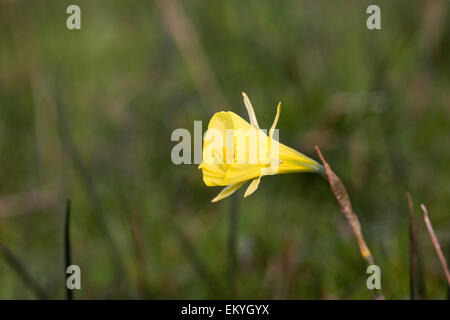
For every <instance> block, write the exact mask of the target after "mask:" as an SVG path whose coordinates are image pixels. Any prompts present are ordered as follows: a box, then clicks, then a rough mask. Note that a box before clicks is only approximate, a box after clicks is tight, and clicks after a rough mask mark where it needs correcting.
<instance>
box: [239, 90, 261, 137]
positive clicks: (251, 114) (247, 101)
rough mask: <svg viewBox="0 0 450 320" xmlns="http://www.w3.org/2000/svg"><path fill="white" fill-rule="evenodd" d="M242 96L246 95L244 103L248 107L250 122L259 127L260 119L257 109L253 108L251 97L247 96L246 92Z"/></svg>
mask: <svg viewBox="0 0 450 320" xmlns="http://www.w3.org/2000/svg"><path fill="white" fill-rule="evenodd" d="M242 96H243V97H244V104H245V107H246V108H247V112H248V117H249V118H250V124H251V125H252V126H254V127H256V128H258V129H259V125H258V120H256V115H255V110H253V106H252V103H251V102H250V99H249V98H248V97H247V94H246V93H245V92H242Z"/></svg>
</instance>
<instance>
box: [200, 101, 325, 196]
mask: <svg viewBox="0 0 450 320" xmlns="http://www.w3.org/2000/svg"><path fill="white" fill-rule="evenodd" d="M242 96H243V97H244V104H245V107H246V108H247V111H248V114H249V118H250V123H248V122H247V121H245V120H244V119H242V118H241V117H240V116H238V115H237V114H235V113H234V112H231V111H221V112H217V113H216V114H214V115H213V117H212V118H211V120H210V121H209V124H208V130H207V132H206V134H205V137H204V142H203V154H202V155H203V159H202V163H201V164H200V166H199V168H200V169H202V171H203V181H204V182H205V184H206V185H207V186H226V187H225V188H224V189H223V190H222V191H221V192H220V193H219V194H218V195H217V196H216V197H215V198H214V199H213V200H212V202H217V201H219V200H222V199H223V198H226V197H228V196H229V195H231V194H233V193H234V192H235V191H236V190H237V189H239V188H240V187H242V186H243V185H244V183H245V182H246V181H248V180H253V181H252V182H251V183H250V185H249V186H248V188H247V190H246V191H245V194H244V197H248V196H249V195H251V194H252V193H253V192H255V191H256V189H258V186H259V182H260V181H261V177H263V176H267V175H274V174H282V173H292V172H319V173H323V172H324V169H323V167H322V165H320V164H319V163H317V162H316V161H314V160H313V159H311V158H308V157H307V156H305V155H303V154H301V153H300V152H298V151H296V150H294V149H292V148H289V147H287V146H285V145H284V144H282V143H279V142H278V141H277V140H276V139H274V134H276V133H277V130H275V128H276V125H277V122H278V118H279V117H280V109H281V102H280V103H279V104H278V107H277V114H276V116H275V120H274V122H273V124H272V127H271V128H270V130H269V134H268V135H267V134H266V133H265V132H264V130H261V129H260V128H259V125H258V121H257V120H256V116H255V111H254V110H253V106H252V104H251V103H250V100H249V99H248V97H247V95H246V94H245V93H244V92H243V93H242Z"/></svg>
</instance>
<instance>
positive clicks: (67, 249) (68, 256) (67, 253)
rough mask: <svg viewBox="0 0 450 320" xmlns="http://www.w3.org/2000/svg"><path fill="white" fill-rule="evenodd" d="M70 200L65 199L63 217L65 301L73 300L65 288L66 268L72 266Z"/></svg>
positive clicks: (67, 288) (70, 293)
mask: <svg viewBox="0 0 450 320" xmlns="http://www.w3.org/2000/svg"><path fill="white" fill-rule="evenodd" d="M70 209H71V206H70V199H67V202H66V214H65V217H64V259H65V269H64V275H65V278H66V283H65V286H66V299H67V300H73V292H72V290H71V289H69V287H68V286H67V279H68V278H69V275H68V274H67V268H68V267H69V266H70V265H72V250H71V246H70Z"/></svg>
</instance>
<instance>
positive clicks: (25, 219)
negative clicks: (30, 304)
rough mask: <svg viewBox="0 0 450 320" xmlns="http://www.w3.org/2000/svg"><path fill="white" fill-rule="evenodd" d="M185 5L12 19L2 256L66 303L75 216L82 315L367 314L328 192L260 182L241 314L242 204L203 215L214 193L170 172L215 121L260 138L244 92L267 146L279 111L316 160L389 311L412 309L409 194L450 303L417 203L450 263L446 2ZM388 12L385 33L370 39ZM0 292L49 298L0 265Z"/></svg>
mask: <svg viewBox="0 0 450 320" xmlns="http://www.w3.org/2000/svg"><path fill="white" fill-rule="evenodd" d="M173 3H174V2H172V1H157V2H153V1H150V2H149V1H131V2H125V1H101V2H100V1H77V3H76V4H78V5H79V6H80V7H81V19H82V21H81V25H82V29H81V30H73V31H70V30H68V29H67V28H66V18H67V17H68V15H67V14H66V8H67V6H68V5H70V4H73V2H71V1H50V0H49V1H0V243H1V244H3V245H4V246H6V247H8V248H9V249H10V250H11V251H12V252H13V253H14V254H15V255H16V256H17V257H18V258H19V260H20V261H21V262H22V264H23V266H24V267H25V268H26V269H27V270H28V272H29V273H30V275H31V276H32V277H33V279H35V280H36V282H37V283H39V285H40V286H41V287H42V288H43V290H44V291H45V292H46V293H47V295H48V296H49V297H50V298H64V297H65V288H64V283H65V280H64V251H63V248H64V246H63V231H64V210H65V209H64V208H65V202H66V199H67V198H68V197H70V198H71V202H72V213H71V216H72V221H71V233H72V234H71V235H72V241H71V242H72V262H73V263H74V264H77V265H79V266H80V267H81V271H82V290H80V291H76V292H75V293H74V295H75V298H85V299H90V298H149V299H152V298H168V299H171V298H177V299H188V298H189V299H202V298H229V297H236V298H243V299H272V298H285V299H370V298H372V294H371V292H370V290H368V289H367V287H366V279H367V277H368V275H367V274H366V273H365V268H366V265H365V263H364V261H363V259H362V258H361V257H360V255H359V252H358V249H357V246H356V243H355V240H354V238H353V235H352V234H351V232H350V230H349V228H348V226H347V224H346V221H345V219H344V217H343V215H342V214H341V213H340V211H339V208H338V207H337V204H336V201H335V199H334V198H333V196H332V194H331V193H330V191H329V188H328V186H327V184H326V183H324V181H323V179H322V178H321V177H320V176H319V175H315V174H291V175H280V176H272V177H264V178H263V179H262V181H261V184H260V186H259V189H258V190H257V192H255V194H254V195H252V196H251V197H249V198H246V199H243V193H244V190H245V189H244V190H239V192H238V196H237V197H238V200H237V201H238V203H237V212H238V219H239V220H238V230H237V235H238V237H237V240H236V241H237V244H236V246H237V257H236V275H235V285H234V287H235V294H234V295H231V293H230V286H231V285H230V283H229V279H230V277H229V274H228V273H229V255H228V239H227V237H228V232H229V231H228V227H229V215H230V207H231V204H232V201H233V199H232V198H227V199H225V200H223V201H220V202H219V203H216V204H212V203H210V200H211V199H212V198H213V197H214V196H215V195H216V194H217V193H218V192H219V191H220V188H208V187H206V186H205V185H204V184H203V180H202V174H201V171H200V170H198V168H197V165H194V164H192V165H179V166H177V165H174V164H173V163H172V161H171V158H170V154H171V150H172V148H173V146H174V145H175V144H176V142H172V141H171V139H170V137H171V133H172V131H173V130H174V129H176V128H187V129H188V130H189V131H191V132H192V133H193V121H194V120H201V121H203V128H204V129H205V128H206V126H207V123H208V121H209V119H210V118H211V116H212V115H213V114H214V112H216V111H220V110H230V111H233V112H235V113H237V114H239V115H241V116H242V117H244V118H245V119H247V115H246V112H245V107H244V104H243V102H242V97H241V91H246V92H247V94H248V95H249V97H250V99H251V101H252V103H253V106H254V107H255V111H256V115H257V117H258V121H259V124H260V126H261V127H262V128H269V127H270V125H271V124H272V120H273V117H274V116H275V113H276V105H277V103H278V101H282V102H283V108H282V111H281V116H280V120H279V123H278V128H279V129H280V141H281V142H283V143H285V144H286V145H288V146H290V147H294V148H295V149H297V150H299V151H301V152H303V153H305V154H306V155H308V156H310V157H312V158H314V159H318V157H317V155H316V154H315V151H314V145H318V146H320V148H321V150H322V152H323V153H324V155H325V158H326V159H327V160H328V161H329V163H330V164H331V166H332V167H333V169H334V171H335V172H336V174H338V175H339V176H340V178H341V179H342V181H343V182H344V184H345V185H346V187H347V189H348V192H349V194H350V197H351V199H352V203H353V207H354V209H355V211H356V213H358V215H359V217H360V220H361V225H362V229H363V232H364V235H365V238H366V241H367V243H368V245H369V247H370V249H371V250H372V253H373V256H374V258H375V261H376V263H377V264H378V265H379V266H380V267H381V272H382V280H381V281H382V287H383V290H384V294H385V296H386V298H388V299H407V298H409V244H408V243H409V242H408V241H409V240H408V215H407V201H406V196H405V192H406V191H409V192H410V193H411V195H412V197H413V200H414V205H415V218H416V222H417V229H418V235H417V236H418V238H419V249H420V253H421V257H422V263H423V265H424V272H425V279H424V282H425V285H426V294H427V298H436V299H441V298H444V297H445V294H446V285H445V280H444V277H443V272H442V269H441V266H440V265H439V261H438V259H437V256H436V253H435V251H434V249H433V247H432V245H431V241H430V239H429V236H428V234H427V232H426V229H425V226H424V223H423V219H422V217H423V216H422V213H421V211H420V208H419V204H420V203H425V204H426V205H427V207H428V210H429V213H430V218H431V220H432V223H433V226H434V228H435V230H436V233H437V236H438V238H439V239H440V240H441V245H442V246H443V248H444V249H445V250H444V251H447V250H446V248H447V246H448V245H449V243H450V233H449V230H450V219H449V215H450V184H449V181H450V139H449V136H450V135H449V134H450V129H449V128H450V90H449V85H450V79H449V70H450V65H449V62H450V59H449V43H450V41H449V30H450V25H449V24H450V22H449V18H450V17H449V3H448V1H445V0H443V1H428V2H427V1H413V2H412V1H395V2H390V1H384V2H382V1H283V2H278V1H269V0H268V1H261V0H258V1H256V0H253V1H238V0H228V1H221V2H218V1H197V0H189V1H177V2H175V5H177V4H178V5H177V6H175V7H173V6H172V4H173ZM375 3H379V5H380V7H381V16H382V29H381V30H374V31H370V30H368V29H367V28H366V19H367V17H368V15H367V14H366V13H365V11H366V8H367V6H368V5H370V4H375ZM174 8H175V9H174ZM177 10H178V11H177ZM180 12H181V13H180ZM180 14H181V17H182V18H180ZM183 17H184V18H183ZM180 23H181V27H180ZM185 23H187V25H188V26H191V27H192V28H191V27H186V25H185ZM177 26H178V27H177ZM174 30H175V31H174ZM177 32H178V33H177ZM177 35H178V36H179V37H181V40H180V39H178V42H177V41H176V36H177ZM193 35H194V36H193ZM195 35H197V37H198V40H199V41H198V42H197V40H196V36H195ZM198 44H200V46H197V45H198ZM204 57H206V60H205V59H204ZM205 70H206V71H205ZM205 72H206V75H205ZM211 79H213V81H211ZM214 79H215V80H214ZM221 96H222V97H223V98H221ZM445 253H447V252H445ZM447 257H448V256H447ZM0 284H1V285H0V298H3V299H13V298H25V299H28V298H35V297H36V296H35V294H34V293H33V291H32V290H30V289H29V287H28V286H26V285H24V283H23V281H21V279H20V278H19V277H18V276H17V274H16V272H15V271H14V269H12V268H11V267H10V265H9V264H7V263H6V260H5V259H3V258H2V257H0Z"/></svg>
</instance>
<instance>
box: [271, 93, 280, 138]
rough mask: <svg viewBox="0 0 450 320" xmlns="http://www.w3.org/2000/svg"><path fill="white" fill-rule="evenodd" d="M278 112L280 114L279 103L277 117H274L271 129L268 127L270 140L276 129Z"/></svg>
mask: <svg viewBox="0 0 450 320" xmlns="http://www.w3.org/2000/svg"><path fill="white" fill-rule="evenodd" d="M280 112H281V102H278V106H277V115H276V116H275V119H274V120H273V124H272V127H270V130H269V137H271V138H273V133H274V132H275V128H276V127H277V123H278V119H279V118H280Z"/></svg>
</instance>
